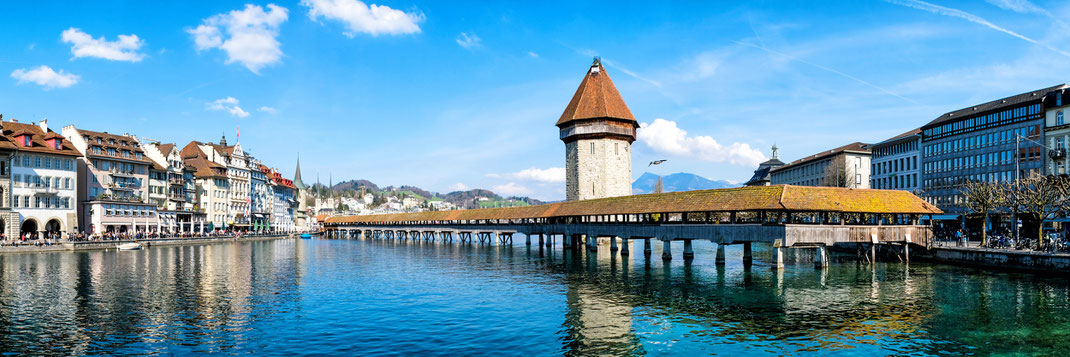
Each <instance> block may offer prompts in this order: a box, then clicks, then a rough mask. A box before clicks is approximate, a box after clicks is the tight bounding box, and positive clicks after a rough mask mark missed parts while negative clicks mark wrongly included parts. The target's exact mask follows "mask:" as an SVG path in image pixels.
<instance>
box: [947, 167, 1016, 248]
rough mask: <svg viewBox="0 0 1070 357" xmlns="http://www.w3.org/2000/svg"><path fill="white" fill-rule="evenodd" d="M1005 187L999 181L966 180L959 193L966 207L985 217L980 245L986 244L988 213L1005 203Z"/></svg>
mask: <svg viewBox="0 0 1070 357" xmlns="http://www.w3.org/2000/svg"><path fill="white" fill-rule="evenodd" d="M1007 192H1008V191H1007V188H1006V186H1004V185H1002V184H999V183H987V182H976V181H967V182H966V184H964V185H962V188H961V189H960V190H959V194H960V195H962V198H963V199H964V200H965V201H966V208H969V209H970V211H972V212H973V213H980V214H983V215H984V217H985V219H984V223H982V227H981V245H988V230H987V229H985V228H987V226H988V220H989V217H988V213H989V211H991V210H993V209H996V208H999V207H1002V206H1004V205H1005V204H1006V203H1007V201H1008V200H1007Z"/></svg>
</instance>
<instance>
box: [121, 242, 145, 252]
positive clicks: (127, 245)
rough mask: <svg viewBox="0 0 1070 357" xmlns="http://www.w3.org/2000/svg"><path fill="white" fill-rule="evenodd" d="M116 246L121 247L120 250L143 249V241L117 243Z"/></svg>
mask: <svg viewBox="0 0 1070 357" xmlns="http://www.w3.org/2000/svg"><path fill="white" fill-rule="evenodd" d="M116 248H119V250H141V243H137V242H132V243H123V244H120V245H117V246H116Z"/></svg>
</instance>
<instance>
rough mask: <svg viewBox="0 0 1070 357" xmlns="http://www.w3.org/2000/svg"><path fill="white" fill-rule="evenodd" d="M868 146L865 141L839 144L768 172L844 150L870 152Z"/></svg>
mask: <svg viewBox="0 0 1070 357" xmlns="http://www.w3.org/2000/svg"><path fill="white" fill-rule="evenodd" d="M870 146H871V145H870V144H865V143H860V142H853V143H850V144H847V145H844V146H841V147H838V148H835V149H832V150H828V151H822V152H819V153H817V154H813V155H810V156H807V157H804V158H801V159H798V160H795V161H792V162H791V163H789V164H787V165H784V166H780V167H776V168H773V169H772V170H770V172H776V171H780V170H786V169H789V168H792V167H795V166H799V165H802V164H805V163H808V162H813V161H817V160H821V159H824V158H826V157H830V156H835V155H839V154H840V153H844V152H852V153H865V154H868V153H870V149H869V147H870Z"/></svg>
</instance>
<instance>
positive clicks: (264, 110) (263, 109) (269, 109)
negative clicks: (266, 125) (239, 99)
mask: <svg viewBox="0 0 1070 357" xmlns="http://www.w3.org/2000/svg"><path fill="white" fill-rule="evenodd" d="M257 110H258V111H260V112H262V113H268V114H275V113H276V112H278V111H277V110H275V108H272V107H266V106H265V107H260V109H257Z"/></svg>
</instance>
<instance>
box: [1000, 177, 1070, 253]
mask: <svg viewBox="0 0 1070 357" xmlns="http://www.w3.org/2000/svg"><path fill="white" fill-rule="evenodd" d="M1067 185H1068V184H1067V180H1066V179H1065V178H1061V177H1054V176H1044V175H1042V174H1040V173H1038V172H1035V171H1034V172H1031V173H1030V174H1029V177H1026V178H1025V179H1022V180H1019V182H1018V184H1017V185H1016V187H1014V189H1013V190H1011V192H1012V193H1013V194H1012V196H1013V197H1012V199H1013V200H1014V202H1015V203H1016V204H1017V205H1018V210H1019V211H1020V212H1021V213H1023V214H1026V215H1028V216H1032V217H1033V218H1036V220H1037V222H1039V224H1038V225H1037V241H1041V240H1043V239H1044V220H1045V219H1051V218H1054V217H1055V214H1056V213H1058V212H1059V211H1060V210H1062V209H1063V208H1064V207H1067V203H1068V202H1067V197H1068V195H1067V192H1068V188H1067Z"/></svg>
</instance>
